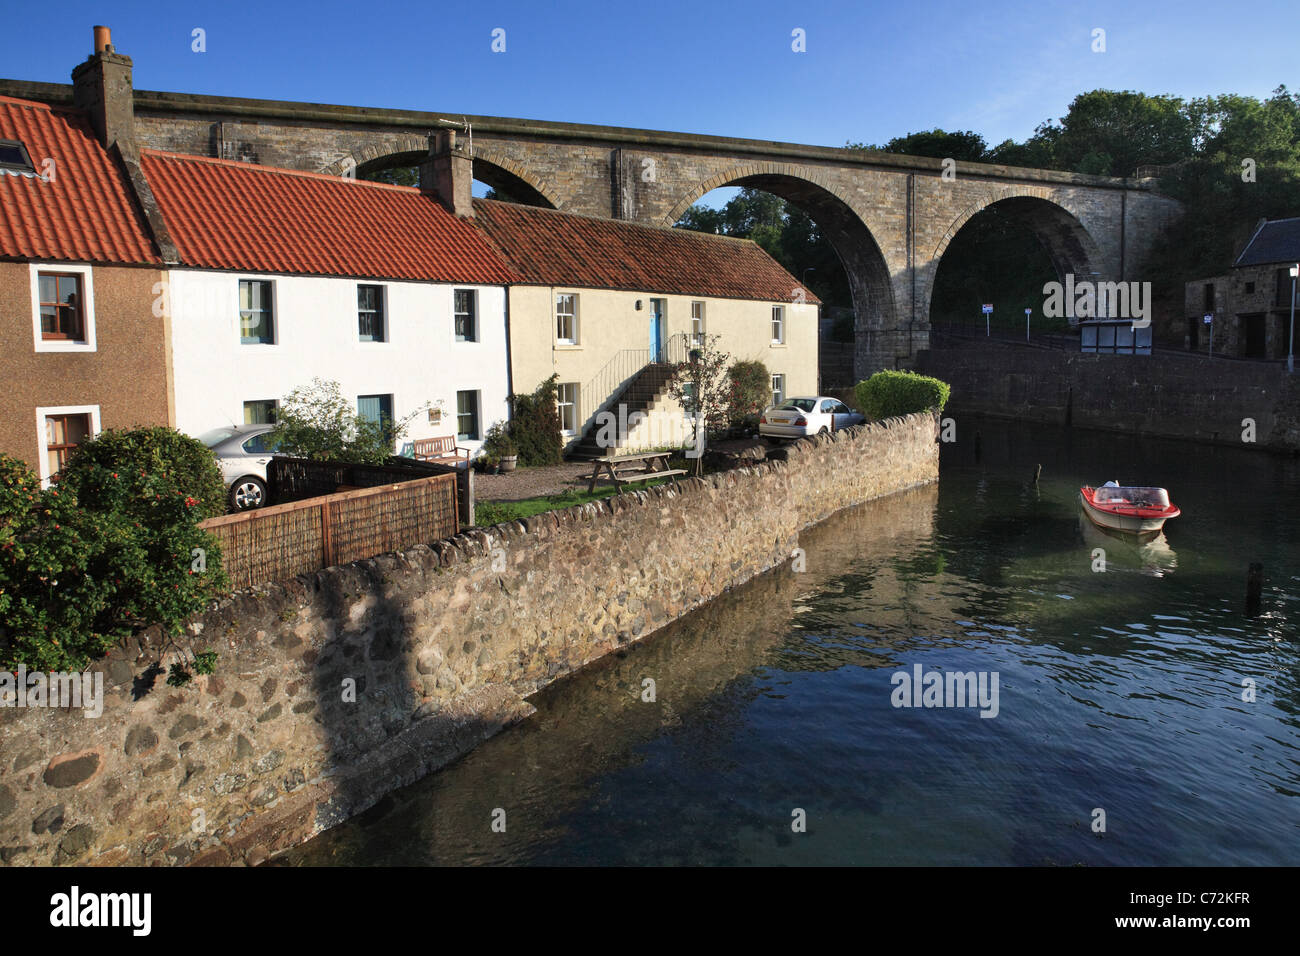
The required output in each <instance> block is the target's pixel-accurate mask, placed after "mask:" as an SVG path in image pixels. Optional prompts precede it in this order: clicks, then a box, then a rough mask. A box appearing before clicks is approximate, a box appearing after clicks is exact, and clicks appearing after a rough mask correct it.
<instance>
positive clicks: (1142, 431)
mask: <svg viewBox="0 0 1300 956" xmlns="http://www.w3.org/2000/svg"><path fill="white" fill-rule="evenodd" d="M917 368H918V369H919V370H921V371H923V372H925V373H926V374H927V375H934V376H937V377H938V378H941V379H943V380H944V381H945V382H948V383H949V384H950V385H951V386H952V396H951V399H950V400H949V404H948V408H947V409H946V410H945V412H944V414H945V415H950V416H956V417H958V418H959V417H960V416H961V415H962V414H963V413H977V414H986V415H996V416H1002V417H1009V418H1018V419H1024V420H1027V421H1037V422H1046V423H1049V424H1064V423H1065V421H1066V419H1067V416H1068V418H1069V420H1070V422H1071V423H1072V424H1074V425H1079V426H1083V427H1087V428H1098V429H1104V430H1107V431H1119V432H1126V433H1128V434H1134V435H1150V436H1158V437H1165V438H1186V439H1191V440H1195V441H1203V442H1211V443H1218V444H1229V445H1245V447H1248V448H1250V447H1254V448H1267V449H1270V450H1276V451H1297V450H1300V386H1297V383H1296V378H1297V376H1295V375H1288V374H1287V372H1286V367H1285V366H1284V365H1281V364H1276V363H1263V362H1239V361H1232V360H1229V359H1211V358H1208V357H1206V356H1204V355H1196V354H1193V353H1184V354H1178V353H1175V354H1168V353H1165V354H1157V355H1150V356H1146V355H1089V354H1085V353H1082V352H1059V351H1052V350H1047V349H1028V348H1022V347H1015V346H1001V345H979V346H967V347H958V348H946V349H931V350H929V351H926V352H922V353H921V355H920V359H919V361H918V363H917ZM1245 419H1251V420H1252V421H1253V422H1254V442H1253V443H1249V444H1248V443H1245V442H1243V434H1244V433H1247V429H1246V427H1245V426H1243V420H1245ZM958 428H959V430H960V423H959V424H958Z"/></svg>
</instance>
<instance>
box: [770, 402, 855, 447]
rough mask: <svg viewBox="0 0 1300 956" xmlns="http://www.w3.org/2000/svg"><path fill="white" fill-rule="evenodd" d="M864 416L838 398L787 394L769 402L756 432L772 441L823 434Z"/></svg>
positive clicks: (843, 426) (853, 422) (837, 429)
mask: <svg viewBox="0 0 1300 956" xmlns="http://www.w3.org/2000/svg"><path fill="white" fill-rule="evenodd" d="M864 421H866V416H864V415H863V414H862V413H861V412H855V411H854V410H853V409H851V408H849V407H848V406H847V405H845V404H844V403H843V402H841V401H840V400H839V399H838V398H831V397H830V396H829V395H811V396H808V397H806V398H789V399H786V400H785V401H784V402H782V403H781V404H780V405H769V406H768V407H767V408H765V409H763V414H762V415H760V416H759V419H758V433H759V434H760V435H762V436H763V437H764V438H769V439H772V440H774V441H778V440H783V439H784V440H792V439H795V438H805V437H807V436H808V435H824V434H826V433H828V432H835V431H839V430H840V429H841V428H848V427H849V426H850V425H861V424H862V423H863V422H864Z"/></svg>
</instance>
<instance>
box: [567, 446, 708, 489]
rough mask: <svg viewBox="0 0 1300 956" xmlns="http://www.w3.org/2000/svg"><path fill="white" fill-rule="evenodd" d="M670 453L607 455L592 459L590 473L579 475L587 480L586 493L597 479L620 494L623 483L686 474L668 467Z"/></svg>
mask: <svg viewBox="0 0 1300 956" xmlns="http://www.w3.org/2000/svg"><path fill="white" fill-rule="evenodd" d="M672 454H673V453H672V452H670V451H651V452H644V453H642V454H636V455H607V456H605V457H604V458H597V459H595V460H593V462H592V467H591V474H590V475H580V476H579V477H581V478H586V479H587V480H588V484H587V493H588V494H590V493H591V492H593V491H595V490H596V482H597V481H603V482H607V483H609V484H611V485H613V486H614V489H615V491H617V492H618V494H622V493H623V486H624V485H631V484H635V483H636V482H640V481H650V480H652V479H654V478H674V477H676V476H677V475H685V474H687V472H685V471H683V470H682V469H680V468H677V469H670V468H669V467H668V459H669V458H670V457H671V456H672ZM602 472H604V473H603V474H602Z"/></svg>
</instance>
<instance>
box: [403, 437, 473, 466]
mask: <svg viewBox="0 0 1300 956" xmlns="http://www.w3.org/2000/svg"><path fill="white" fill-rule="evenodd" d="M411 452H412V456H413V457H414V458H415V460H416V461H448V460H449V461H450V463H451V464H459V463H460V462H461V461H464V462H465V464H466V465H468V464H469V449H468V448H461V447H458V446H457V445H456V439H455V437H454V436H452V435H439V436H438V437H437V438H417V439H416V440H415V441H414V442H412V444H411ZM462 453H463V454H462Z"/></svg>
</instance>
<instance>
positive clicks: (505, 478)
mask: <svg viewBox="0 0 1300 956" xmlns="http://www.w3.org/2000/svg"><path fill="white" fill-rule="evenodd" d="M581 474H588V475H590V474H591V462H589V461H566V462H564V463H563V464H559V465H546V466H543V467H541V468H517V469H515V470H514V471H512V472H510V473H508V474H504V475H482V474H479V475H475V476H474V497H475V498H477V499H478V500H480V501H523V500H524V499H525V498H539V497H541V496H542V495H555V494H559V493H560V492H562V491H568V490H569V489H571V488H581V489H583V490H585V489H586V487H587V483H586V482H585V481H579V480H578V476H579V475H581Z"/></svg>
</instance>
